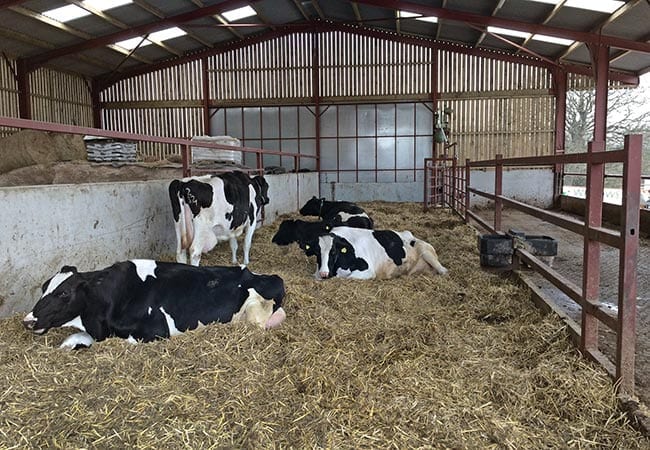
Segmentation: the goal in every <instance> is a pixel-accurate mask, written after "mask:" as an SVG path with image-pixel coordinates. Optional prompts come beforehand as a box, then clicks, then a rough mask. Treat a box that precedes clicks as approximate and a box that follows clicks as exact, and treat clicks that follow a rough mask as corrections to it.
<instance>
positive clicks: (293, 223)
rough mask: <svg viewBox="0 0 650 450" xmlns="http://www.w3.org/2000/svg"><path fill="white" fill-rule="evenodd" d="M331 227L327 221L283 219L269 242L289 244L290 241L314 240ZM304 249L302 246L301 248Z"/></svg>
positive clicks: (300, 242)
mask: <svg viewBox="0 0 650 450" xmlns="http://www.w3.org/2000/svg"><path fill="white" fill-rule="evenodd" d="M331 229H332V226H331V225H330V224H329V223H327V222H305V221H303V220H283V221H282V223H281V224H280V227H279V228H278V231H277V233H275V235H274V236H273V239H272V240H271V242H273V243H274V244H277V245H289V244H291V243H292V242H298V243H299V244H301V248H303V246H302V243H304V242H306V241H310V240H314V239H315V238H316V237H318V236H320V235H321V234H325V233H327V232H329V231H330V230H331ZM303 250H304V248H303Z"/></svg>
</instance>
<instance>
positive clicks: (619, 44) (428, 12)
mask: <svg viewBox="0 0 650 450" xmlns="http://www.w3.org/2000/svg"><path fill="white" fill-rule="evenodd" d="M356 1H357V2H358V3H363V4H366V5H373V6H378V7H382V8H388V9H405V10H408V11H412V12H416V13H419V14H422V15H424V16H436V17H438V19H439V20H440V19H442V20H449V21H453V22H459V23H465V24H467V23H473V24H475V25H483V26H495V27H502V28H509V29H512V30H516V31H523V32H527V33H535V34H545V35H548V36H553V37H559V38H564V39H572V40H575V41H581V42H585V43H591V44H598V45H606V46H609V47H614V48H620V49H623V50H635V51H640V52H646V53H650V44H648V43H645V42H639V41H634V40H631V39H625V38H619V37H617V36H611V35H604V34H601V33H595V32H585V31H577V30H572V29H569V28H561V27H552V26H549V25H541V24H534V23H529V22H524V21H521V20H512V19H504V18H501V17H490V16H483V15H481V14H474V13H469V12H465V11H459V10H451V9H445V8H438V7H433V6H428V5H423V4H420V3H412V2H408V1H401V0H392V1H389V0H356Z"/></svg>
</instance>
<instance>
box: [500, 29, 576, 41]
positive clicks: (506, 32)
mask: <svg viewBox="0 0 650 450" xmlns="http://www.w3.org/2000/svg"><path fill="white" fill-rule="evenodd" d="M487 30H488V32H490V33H495V34H502V35H504V36H513V37H518V38H522V39H528V38H531V39H533V40H535V41H543V42H550V43H551V44H558V45H571V44H573V42H574V41H572V40H570V39H564V38H559V37H555V36H547V35H545V34H533V35H532V36H531V34H530V33H525V32H523V31H517V30H510V29H508V28H499V27H488V29H487Z"/></svg>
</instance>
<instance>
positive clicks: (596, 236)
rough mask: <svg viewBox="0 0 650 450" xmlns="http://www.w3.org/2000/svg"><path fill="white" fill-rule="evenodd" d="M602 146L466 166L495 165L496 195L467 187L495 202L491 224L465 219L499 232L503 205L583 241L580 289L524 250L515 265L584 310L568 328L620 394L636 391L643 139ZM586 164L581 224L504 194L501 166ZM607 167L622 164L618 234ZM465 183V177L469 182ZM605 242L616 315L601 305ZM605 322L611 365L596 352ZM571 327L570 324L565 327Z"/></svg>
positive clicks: (469, 213)
mask: <svg viewBox="0 0 650 450" xmlns="http://www.w3.org/2000/svg"><path fill="white" fill-rule="evenodd" d="M600 147H602V144H601V145H596V144H592V143H590V146H589V151H588V152H587V153H574V154H563V155H556V156H541V157H529V158H509V159H503V158H502V157H501V156H500V155H497V157H496V158H495V159H493V160H487V161H475V162H468V164H467V170H468V171H469V170H470V169H471V168H479V167H494V169H495V177H494V178H495V183H494V193H493V194H492V193H487V192H483V191H480V190H478V189H473V188H471V187H468V189H467V192H468V193H469V192H471V193H474V194H476V195H480V196H482V197H485V198H487V199H490V200H492V201H494V207H495V212H494V222H493V224H492V225H490V224H489V223H488V222H487V221H485V220H483V219H482V218H481V217H480V216H479V215H478V214H476V213H474V212H473V211H469V210H468V211H467V217H468V218H471V219H473V220H475V221H477V222H478V223H479V224H480V225H481V226H482V227H483V228H485V229H486V230H489V231H490V232H492V233H499V232H501V209H502V207H503V205H506V206H509V207H512V208H515V209H517V210H520V211H523V212H525V213H527V214H530V215H532V216H534V217H537V218H538V219H541V220H544V221H547V222H550V223H552V224H554V225H557V226H559V227H562V228H564V229H566V230H569V231H572V232H574V233H577V234H580V235H582V236H583V238H584V257H583V273H582V287H579V286H577V285H575V284H574V283H572V282H571V281H569V280H568V279H566V278H565V277H564V276H562V275H561V274H560V273H558V272H557V271H555V270H553V269H552V268H550V267H548V266H546V265H545V264H544V263H542V262H541V261H540V260H539V259H538V258H536V257H535V256H533V255H532V254H530V253H529V252H527V251H526V250H524V249H515V258H514V262H515V265H517V264H519V263H521V262H524V263H526V264H527V265H528V266H530V267H531V268H532V269H534V270H535V271H537V272H538V273H540V274H541V275H542V276H544V278H546V279H547V280H548V281H549V282H551V283H552V284H553V285H554V286H555V287H557V288H558V289H559V290H560V291H562V292H563V293H564V294H566V295H567V296H568V297H569V298H571V299H572V300H573V301H574V302H576V303H577V304H578V305H580V306H581V307H582V317H581V323H580V328H577V327H573V326H571V327H570V329H571V332H572V335H573V337H574V339H575V340H576V341H577V342H579V344H578V345H579V347H580V350H581V351H582V352H583V353H584V354H586V355H587V356H589V357H590V358H592V359H593V360H595V361H597V362H599V363H600V364H602V365H603V367H605V369H606V370H607V371H608V372H609V373H610V375H612V376H613V377H614V378H615V379H616V380H617V381H618V382H619V384H618V388H619V391H620V392H621V393H625V394H629V395H632V394H633V393H634V358H635V324H636V290H637V279H636V262H637V255H638V246H639V197H640V183H641V148H642V145H641V136H640V135H630V136H626V137H625V145H624V148H623V149H622V150H617V151H607V152H605V151H601V150H604V149H601V148H600ZM575 163H578V164H587V209H586V213H585V221H580V220H576V219H572V218H567V217H565V216H562V215H560V214H557V213H554V212H551V211H546V210H543V209H541V208H537V207H534V206H530V205H527V204H525V203H522V202H519V201H517V200H514V199H511V198H508V197H505V196H503V195H502V191H501V189H502V181H503V167H504V166H510V167H514V166H545V165H555V164H575ZM606 163H623V175H622V179H623V205H622V208H621V225H620V229H619V231H613V230H609V229H606V228H603V227H602V226H601V225H602V224H601V220H602V198H603V185H604V173H605V172H604V166H605V164H606ZM467 180H468V183H469V177H468V178H467ZM601 244H605V245H608V246H611V247H615V248H617V249H618V250H619V268H618V293H617V306H618V313H617V315H614V314H612V313H611V312H610V311H609V309H608V308H607V307H605V306H603V305H602V304H601V302H600V299H599V295H600V293H599V292H600V247H601ZM542 300H543V301H544V302H546V303H547V306H548V307H549V308H551V309H553V310H556V311H557V310H558V308H557V306H556V305H555V304H554V302H553V301H552V300H550V299H547V298H542ZM599 323H603V324H604V325H605V326H607V327H608V328H610V329H611V330H612V331H614V333H616V336H617V339H616V355H615V361H614V363H612V362H611V361H610V360H609V358H607V357H606V356H605V355H604V354H603V353H602V352H601V351H600V350H599V349H598V325H599ZM569 325H571V323H569Z"/></svg>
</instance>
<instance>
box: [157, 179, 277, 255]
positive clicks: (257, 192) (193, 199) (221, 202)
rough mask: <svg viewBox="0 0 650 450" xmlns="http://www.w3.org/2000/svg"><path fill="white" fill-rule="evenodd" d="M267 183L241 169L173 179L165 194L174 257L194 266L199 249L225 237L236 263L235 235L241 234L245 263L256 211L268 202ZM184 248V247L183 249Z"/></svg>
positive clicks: (206, 248)
mask: <svg viewBox="0 0 650 450" xmlns="http://www.w3.org/2000/svg"><path fill="white" fill-rule="evenodd" d="M268 189H269V185H268V184H267V182H266V180H265V179H264V177H262V176H256V177H253V178H250V177H249V176H248V175H246V174H245V173H243V172H239V171H234V172H226V173H222V174H219V175H204V176H200V177H190V178H183V179H182V180H174V181H172V182H171V183H170V184H169V198H170V200H171V204H172V213H173V216H174V223H175V229H176V261H177V262H180V263H186V262H187V256H188V255H187V251H189V259H190V264H192V265H194V266H198V265H199V262H200V260H201V253H207V252H209V251H210V250H212V249H213V248H214V246H215V245H217V243H218V242H221V241H225V240H228V241H229V242H230V249H231V251H232V262H233V264H237V237H239V236H241V235H242V234H244V233H245V234H244V264H248V263H249V253H250V247H251V241H252V240H253V233H254V232H255V228H256V226H257V215H258V213H259V211H260V210H261V208H262V206H263V205H266V204H268V203H269V197H268ZM186 249H187V251H186Z"/></svg>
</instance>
